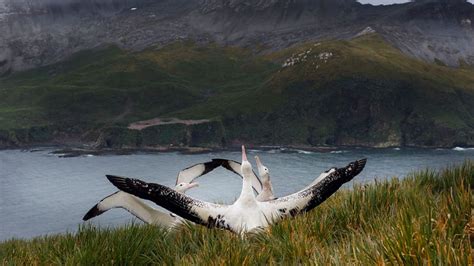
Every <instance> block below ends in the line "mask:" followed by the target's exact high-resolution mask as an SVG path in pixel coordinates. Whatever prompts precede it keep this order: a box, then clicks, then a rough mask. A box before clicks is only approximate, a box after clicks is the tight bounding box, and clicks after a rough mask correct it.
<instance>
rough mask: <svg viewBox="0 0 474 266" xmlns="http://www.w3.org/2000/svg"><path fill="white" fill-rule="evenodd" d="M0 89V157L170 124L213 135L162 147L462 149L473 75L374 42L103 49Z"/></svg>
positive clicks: (123, 137)
mask: <svg viewBox="0 0 474 266" xmlns="http://www.w3.org/2000/svg"><path fill="white" fill-rule="evenodd" d="M0 84H1V86H0V146H2V144H3V145H8V144H10V145H21V144H30V143H33V144H35V143H44V142H47V141H48V140H49V141H51V140H54V139H61V138H63V139H68V138H70V137H75V138H76V139H78V140H79V141H95V140H98V139H100V138H99V136H102V137H103V140H104V141H103V142H104V143H103V144H104V145H105V146H114V147H121V146H132V147H133V148H140V147H143V146H146V145H148V146H153V145H155V144H156V145H159V144H160V145H161V144H162V143H164V142H166V139H158V140H157V141H154V140H153V139H156V138H157V136H156V134H155V135H154V136H152V135H151V134H141V135H140V134H138V133H137V132H129V131H127V130H126V129H127V126H128V125H129V124H130V123H133V122H137V121H142V120H149V119H153V118H172V117H176V118H181V119H198V120H200V119H208V120H212V121H214V122H216V123H218V124H219V125H217V126H216V125H214V126H212V128H213V129H212V130H211V131H210V132H207V131H206V130H205V128H206V127H203V128H202V129H204V131H202V130H201V129H189V128H188V129H187V131H183V132H179V134H178V135H185V136H192V135H208V136H210V138H212V140H211V141H197V142H194V141H193V140H192V137H187V138H184V139H181V138H180V139H179V140H176V141H175V142H172V143H168V144H173V145H174V146H176V145H184V146H209V143H211V144H212V145H211V146H215V145H216V143H217V144H218V145H220V146H226V145H227V144H231V143H234V142H241V141H245V142H246V143H253V144H256V145H306V146H310V145H312V146H324V145H329V146H337V145H339V146H340V145H358V146H371V147H372V146H378V147H387V146H430V147H454V146H474V111H473V110H474V109H473V108H472V106H473V105H474V71H473V70H472V69H467V68H458V69H453V68H449V67H446V66H441V65H438V64H435V63H434V62H433V63H427V62H423V61H419V60H417V59H413V58H410V57H408V56H406V55H404V54H403V53H402V52H401V51H399V50H397V49H396V48H394V47H392V46H391V45H390V44H389V43H387V42H386V41H385V40H384V39H383V38H382V37H380V36H379V35H377V34H370V35H365V36H361V37H358V38H355V39H353V40H349V41H325V42H308V43H303V44H300V45H297V46H294V47H291V48H287V49H283V50H281V51H277V52H272V53H266V54H264V53H262V52H259V51H251V50H248V49H244V48H234V47H221V46H218V45H215V44H207V45H198V44H195V43H192V42H178V43H174V44H170V45H167V46H165V47H161V48H149V49H147V50H144V51H139V52H128V51H124V50H121V49H119V48H117V47H103V48H102V49H96V50H92V51H83V52H80V53H79V54H76V55H74V56H73V57H71V58H69V59H68V60H67V61H65V62H60V63H57V64H54V65H50V66H47V67H43V68H39V69H35V70H31V71H26V72H22V73H15V74H13V75H10V76H8V77H3V78H2V77H0ZM160 130H165V131H167V129H163V128H162V129H160ZM160 130H155V131H156V132H158V131H160ZM172 130H174V129H172ZM150 136H151V137H152V141H149V140H148V139H146V138H149V137H150ZM158 137H159V136H158ZM108 138H111V139H113V140H110V141H107V140H108Z"/></svg>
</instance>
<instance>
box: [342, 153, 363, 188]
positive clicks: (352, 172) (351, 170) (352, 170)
mask: <svg viewBox="0 0 474 266" xmlns="http://www.w3.org/2000/svg"><path fill="white" fill-rule="evenodd" d="M366 163H367V158H364V159H360V160H357V161H354V162H351V163H350V164H349V165H348V166H346V167H345V168H343V169H344V172H345V175H344V176H345V179H346V180H345V182H348V181H350V180H351V179H353V178H354V177H355V176H357V175H358V174H360V173H361V172H362V170H364V168H365V165H366Z"/></svg>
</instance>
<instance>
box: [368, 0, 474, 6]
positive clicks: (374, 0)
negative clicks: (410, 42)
mask: <svg viewBox="0 0 474 266" xmlns="http://www.w3.org/2000/svg"><path fill="white" fill-rule="evenodd" d="M359 2H361V3H362V4H372V5H387V4H394V3H406V2H410V1H404V0H359ZM469 2H471V3H474V0H469Z"/></svg>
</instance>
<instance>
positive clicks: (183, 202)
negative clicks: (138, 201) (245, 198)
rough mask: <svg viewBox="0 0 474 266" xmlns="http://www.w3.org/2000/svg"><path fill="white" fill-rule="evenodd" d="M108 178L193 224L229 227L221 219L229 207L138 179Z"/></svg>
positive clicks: (126, 190) (119, 186) (133, 193)
mask: <svg viewBox="0 0 474 266" xmlns="http://www.w3.org/2000/svg"><path fill="white" fill-rule="evenodd" d="M107 178H108V179H109V181H110V182H111V183H112V184H113V185H114V186H116V187H117V188H118V189H120V190H122V191H125V192H127V193H130V194H132V195H135V196H137V197H139V198H142V199H146V200H150V201H152V202H154V203H156V204H157V205H159V206H161V207H163V208H165V209H167V210H168V211H170V212H172V213H174V214H176V215H178V216H180V217H182V218H184V219H187V220H189V221H191V222H194V223H197V224H202V225H206V226H208V227H219V228H227V225H226V224H225V223H224V222H222V219H220V217H222V216H223V212H225V210H226V209H227V208H228V206H227V205H219V204H214V203H209V202H205V201H200V200H197V199H194V198H192V197H189V196H186V195H184V194H183V193H179V192H177V191H175V190H173V189H171V188H169V187H166V186H163V185H160V184H154V183H147V182H144V181H141V180H138V179H132V178H125V177H118V176H112V175H107Z"/></svg>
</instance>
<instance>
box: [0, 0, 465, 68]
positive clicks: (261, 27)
mask: <svg viewBox="0 0 474 266" xmlns="http://www.w3.org/2000/svg"><path fill="white" fill-rule="evenodd" d="M473 21H474V6H473V5H472V4H469V3H467V2H466V1H460V0H459V1H458V0H456V1H454V0H453V1H442V0H437V1H435V0H433V1H415V2H412V3H408V4H402V5H391V6H377V7H375V6H370V5H361V4H359V3H358V2H356V1H355V0H337V1H335V0H291V1H289V0H259V1H248V0H153V1H152V0H87V1H79V0H64V1H57V0H43V1H29V0H0V32H1V33H2V34H1V35H0V73H2V74H3V75H6V74H8V73H11V72H15V71H19V70H25V69H30V68H34V67H38V66H44V65H48V64H51V63H54V62H58V61H61V60H63V59H65V58H67V57H68V56H70V55H71V54H73V53H75V52H78V51H81V50H84V49H90V48H94V47H98V46H102V45H107V44H115V45H118V46H119V47H122V48H125V49H128V50H135V51H136V50H142V49H145V48H147V47H150V46H156V45H164V44H167V43H172V42H174V41H176V40H183V39H192V40H195V41H197V42H201V43H209V42H218V43H221V44H224V45H239V46H243V47H250V46H251V47H255V46H256V45H258V46H259V47H263V48H264V51H266V52H268V51H275V50H280V49H284V48H287V47H290V46H292V45H295V44H297V43H301V42H302V41H310V40H311V41H315V40H320V39H350V38H353V37H354V36H357V35H358V34H359V33H361V32H364V31H367V30H368V29H369V30H370V31H375V32H378V33H380V34H381V35H383V36H384V37H385V38H386V39H387V40H388V41H389V42H390V43H391V44H392V45H394V46H395V47H397V48H399V49H401V50H402V51H403V52H404V53H406V54H407V55H410V56H413V57H415V58H420V59H423V60H425V61H427V62H433V61H435V60H437V61H438V62H442V63H443V64H447V65H450V66H459V65H472V64H474V45H472V43H474V30H473V27H474V26H473V25H472V22H473Z"/></svg>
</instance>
